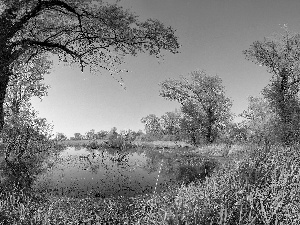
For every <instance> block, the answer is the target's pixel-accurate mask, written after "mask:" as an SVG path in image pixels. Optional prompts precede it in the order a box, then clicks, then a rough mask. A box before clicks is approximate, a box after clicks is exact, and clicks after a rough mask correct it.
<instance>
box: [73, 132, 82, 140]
mask: <svg viewBox="0 0 300 225" xmlns="http://www.w3.org/2000/svg"><path fill="white" fill-rule="evenodd" d="M74 138H75V140H82V139H83V137H82V135H81V134H80V133H75V134H74Z"/></svg>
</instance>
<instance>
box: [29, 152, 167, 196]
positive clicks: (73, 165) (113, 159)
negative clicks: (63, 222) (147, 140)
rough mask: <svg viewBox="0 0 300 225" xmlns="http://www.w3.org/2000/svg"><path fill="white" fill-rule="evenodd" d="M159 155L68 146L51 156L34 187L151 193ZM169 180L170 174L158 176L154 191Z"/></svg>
mask: <svg viewBox="0 0 300 225" xmlns="http://www.w3.org/2000/svg"><path fill="white" fill-rule="evenodd" d="M162 157H163V156H162V155H161V154H158V153H157V152H156V153H154V152H150V153H149V151H148V152H147V153H146V152H137V151H136V152H133V151H129V152H126V153H124V152H122V153H119V152H117V151H113V150H110V151H109V150H105V149H102V150H92V151H91V150H87V149H85V148H81V149H78V148H77V149H75V148H74V147H68V148H67V149H66V150H64V151H62V152H61V153H60V154H59V155H58V156H57V157H53V158H51V159H50V161H52V165H53V166H52V169H51V170H48V171H47V172H46V173H45V174H43V175H41V176H40V177H39V178H38V179H37V181H36V183H35V186H34V187H35V188H36V189H38V190H40V191H47V192H52V193H54V194H57V195H66V196H72V197H86V196H93V197H108V196H119V195H123V196H134V195H137V194H143V193H147V192H153V191H154V188H155V183H156V179H157V175H158V169H159V166H160V163H161V162H162ZM164 161H165V162H166V163H167V164H168V163H169V164H170V162H169V161H168V160H164ZM170 181H171V178H170V177H168V176H161V175H160V177H159V181H158V185H157V191H159V190H161V189H162V188H163V187H165V186H166V184H167V183H168V182H170Z"/></svg>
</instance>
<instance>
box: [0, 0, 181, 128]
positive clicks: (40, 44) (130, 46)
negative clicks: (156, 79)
mask: <svg viewBox="0 0 300 225" xmlns="http://www.w3.org/2000/svg"><path fill="white" fill-rule="evenodd" d="M0 4H1V5H0V130H2V128H3V125H4V114H3V103H4V99H5V95H6V90H7V85H8V82H9V79H10V77H11V76H12V75H13V69H12V68H13V67H14V64H16V63H18V62H26V63H29V62H31V61H32V60H33V59H35V58H36V57H40V56H41V55H47V54H49V53H51V54H57V55H58V56H59V58H60V60H63V61H66V62H68V63H79V65H80V66H81V69H82V70H83V68H84V67H85V66H87V65H89V66H91V67H90V68H91V69H93V71H99V69H100V68H104V69H107V70H109V71H111V72H114V71H117V69H116V68H117V66H118V65H119V64H120V63H122V62H123V57H124V56H125V55H133V56H135V55H137V53H138V52H148V53H149V54H150V55H155V56H157V57H160V56H161V50H167V51H170V52H172V53H177V52H178V48H179V44H178V42H177V37H176V36H175V35H174V30H173V29H172V28H171V27H166V26H164V24H162V23H161V22H160V21H158V20H154V19H148V20H146V21H145V22H140V21H139V20H138V17H137V16H136V15H135V14H133V13H131V12H129V11H128V10H125V9H123V8H122V7H120V6H118V5H117V4H104V3H103V2H102V1H100V0H98V1H92V0H3V1H1V3H0ZM29 53H30V54H29Z"/></svg>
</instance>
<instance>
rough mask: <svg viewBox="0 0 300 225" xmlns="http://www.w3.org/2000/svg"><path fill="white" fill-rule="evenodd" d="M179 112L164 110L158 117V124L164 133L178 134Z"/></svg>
mask: <svg viewBox="0 0 300 225" xmlns="http://www.w3.org/2000/svg"><path fill="white" fill-rule="evenodd" d="M181 115H182V114H181V112H180V111H178V110H176V109H175V111H174V112H166V113H165V114H164V115H162V116H161V117H160V125H161V128H162V130H163V133H164V134H165V135H180V121H181Z"/></svg>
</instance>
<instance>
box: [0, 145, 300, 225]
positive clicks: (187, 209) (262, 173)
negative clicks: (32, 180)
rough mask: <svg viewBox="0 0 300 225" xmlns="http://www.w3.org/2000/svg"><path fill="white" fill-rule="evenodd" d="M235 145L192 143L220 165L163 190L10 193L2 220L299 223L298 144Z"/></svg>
mask: <svg viewBox="0 0 300 225" xmlns="http://www.w3.org/2000/svg"><path fill="white" fill-rule="evenodd" d="M233 148H237V149H238V150H237V149H235V150H233V149H229V151H228V149H226V148H224V146H222V145H220V146H217V145H214V146H209V147H208V146H207V147H206V148H205V147H202V148H197V149H192V150H191V152H194V153H195V152H196V153H197V154H205V155H208V156H209V155H210V156H211V157H212V158H213V157H215V158H218V157H219V158H220V159H223V161H222V162H223V163H222V166H220V167H218V169H217V170H215V171H214V173H213V174H212V175H211V176H210V177H208V178H206V179H205V180H204V181H203V182H202V183H199V182H198V183H190V184H189V185H181V186H180V185H175V186H173V187H170V189H169V190H167V191H165V192H162V193H159V194H147V195H141V196H137V197H132V198H122V197H119V198H106V199H96V198H85V199H76V198H57V197H53V196H41V197H40V198H38V197H33V196H31V197H28V196H26V197H24V196H23V197H22V195H21V194H16V193H14V192H11V193H6V195H2V200H1V204H0V211H1V217H0V221H1V220H2V221H6V222H8V223H6V224H91V223H92V221H93V222H95V224H203V225H206V224H224V225H225V224H228V225H229V224H300V203H299V197H298V196H299V194H300V193H299V183H300V182H299V181H300V174H299V164H298V162H299V158H300V157H299V151H298V150H299V146H293V147H289V148H284V147H281V146H273V147H271V148H270V149H265V148H263V147H260V146H255V145H248V146H247V145H243V146H233ZM209 149H210V150H209ZM212 149H214V151H212ZM218 151H219V152H222V151H225V153H223V155H225V156H220V155H217V154H216V153H213V152H218ZM228 153H230V154H228ZM20 196H21V197H20ZM22 198H23V199H22ZM121 221H122V222H121ZM3 224H5V223H3Z"/></svg>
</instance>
